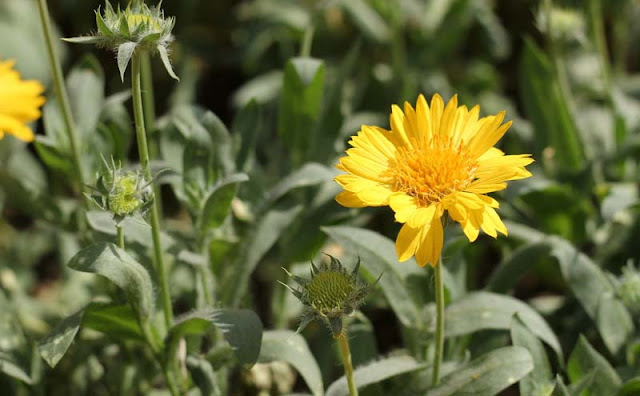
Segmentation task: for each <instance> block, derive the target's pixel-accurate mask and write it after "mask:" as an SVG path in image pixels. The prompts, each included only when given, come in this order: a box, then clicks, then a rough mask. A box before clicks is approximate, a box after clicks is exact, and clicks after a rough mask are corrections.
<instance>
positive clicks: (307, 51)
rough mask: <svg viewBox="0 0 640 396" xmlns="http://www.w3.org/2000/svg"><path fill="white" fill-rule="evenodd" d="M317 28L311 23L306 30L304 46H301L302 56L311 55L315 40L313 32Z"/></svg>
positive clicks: (303, 40)
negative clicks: (312, 44)
mask: <svg viewBox="0 0 640 396" xmlns="http://www.w3.org/2000/svg"><path fill="white" fill-rule="evenodd" d="M315 31H316V28H315V27H314V26H313V24H311V25H310V26H309V27H307V30H305V31H304V37H303V38H302V46H301V47H300V56H303V57H309V56H310V55H311V43H312V42H313V34H314V33H315Z"/></svg>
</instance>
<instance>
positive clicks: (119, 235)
mask: <svg viewBox="0 0 640 396" xmlns="http://www.w3.org/2000/svg"><path fill="white" fill-rule="evenodd" d="M116 235H117V241H118V247H119V248H120V249H122V250H125V249H124V231H123V229H122V226H121V225H119V224H116Z"/></svg>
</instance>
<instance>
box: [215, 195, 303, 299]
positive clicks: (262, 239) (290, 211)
mask: <svg viewBox="0 0 640 396" xmlns="http://www.w3.org/2000/svg"><path fill="white" fill-rule="evenodd" d="M301 210H302V205H296V206H292V207H289V206H287V205H283V206H276V207H274V208H273V209H271V210H270V211H268V212H267V213H266V214H265V215H264V216H263V217H262V218H261V219H260V221H259V222H258V224H256V226H255V227H254V228H253V230H252V231H251V232H250V234H249V235H248V236H247V237H246V239H245V240H243V241H241V242H240V243H239V246H241V250H240V251H239V252H238V254H237V255H236V258H235V260H234V262H233V263H232V264H230V265H229V266H228V267H227V268H226V270H227V272H226V274H228V275H227V277H226V278H225V280H224V281H223V284H222V285H221V286H222V301H223V302H225V305H230V306H232V307H236V306H238V305H239V304H240V301H241V299H242V297H243V296H244V293H245V292H246V290H247V284H248V283H249V277H250V276H251V273H252V272H253V270H254V269H255V268H256V266H257V265H258V262H259V261H260V259H262V256H264V255H265V254H266V253H267V252H268V251H269V249H271V247H272V246H273V245H274V244H275V243H276V241H277V240H278V238H279V237H280V235H281V234H282V232H283V231H284V230H286V229H287V228H289V226H290V225H291V224H292V223H293V221H294V220H295V218H296V217H297V216H298V214H299V213H300V211H301Z"/></svg>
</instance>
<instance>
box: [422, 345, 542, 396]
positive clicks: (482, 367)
mask: <svg viewBox="0 0 640 396" xmlns="http://www.w3.org/2000/svg"><path fill="white" fill-rule="evenodd" d="M531 370H533V361H532V359H531V355H530V354H529V352H528V351H527V350H526V349H524V348H522V347H518V346H513V347H504V348H498V349H495V350H493V351H491V352H489V353H487V354H486V355H482V356H480V357H479V358H477V359H474V360H473V361H471V363H469V364H468V365H467V366H465V367H463V368H461V369H459V370H456V371H454V372H453V373H451V374H448V375H446V376H445V377H443V378H442V379H441V380H440V385H438V386H436V387H435V388H432V389H430V390H429V391H428V392H427V394H426V396H450V395H451V396H452V395H457V396H467V395H468V396H471V395H496V394H498V393H500V391H502V390H503V389H505V388H507V387H509V386H511V385H513V384H515V383H516V382H518V380H520V379H521V378H522V377H524V376H525V375H527V374H528V373H529V372H530V371H531Z"/></svg>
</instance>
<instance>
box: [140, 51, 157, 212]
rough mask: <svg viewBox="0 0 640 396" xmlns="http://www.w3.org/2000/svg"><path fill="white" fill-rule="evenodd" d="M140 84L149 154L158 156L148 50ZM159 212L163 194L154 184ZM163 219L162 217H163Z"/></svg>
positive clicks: (142, 64)
mask: <svg viewBox="0 0 640 396" xmlns="http://www.w3.org/2000/svg"><path fill="white" fill-rule="evenodd" d="M140 73H141V75H140V84H141V85H142V108H143V109H144V126H145V129H146V130H148V131H149V132H150V139H149V140H150V144H149V155H150V156H151V158H157V157H158V156H159V154H160V141H159V139H158V134H157V133H156V132H155V125H156V105H155V101H154V96H153V74H152V72H151V58H150V56H149V53H148V52H143V53H141V54H140ZM153 192H154V194H155V198H156V199H155V201H156V205H158V212H159V213H162V196H161V195H160V186H159V185H157V184H154V185H153ZM161 220H162V219H161Z"/></svg>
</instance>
